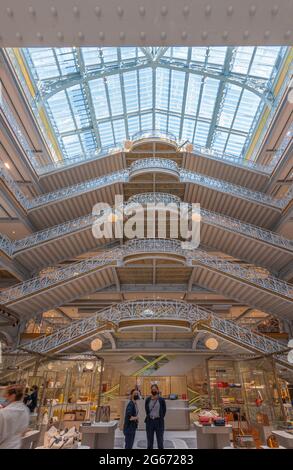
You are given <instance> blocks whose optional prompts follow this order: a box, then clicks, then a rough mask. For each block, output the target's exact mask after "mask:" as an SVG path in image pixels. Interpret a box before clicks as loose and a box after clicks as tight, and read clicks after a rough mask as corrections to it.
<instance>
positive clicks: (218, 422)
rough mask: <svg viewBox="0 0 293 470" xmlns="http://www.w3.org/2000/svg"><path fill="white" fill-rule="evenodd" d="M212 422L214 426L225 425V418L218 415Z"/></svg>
mask: <svg viewBox="0 0 293 470" xmlns="http://www.w3.org/2000/svg"><path fill="white" fill-rule="evenodd" d="M213 423H214V425H215V426H225V425H226V420H225V418H220V417H219V416H218V417H217V418H214V420H213Z"/></svg>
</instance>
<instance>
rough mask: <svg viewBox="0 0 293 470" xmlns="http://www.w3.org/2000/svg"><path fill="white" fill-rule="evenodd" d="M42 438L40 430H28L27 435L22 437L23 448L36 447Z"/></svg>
mask: <svg viewBox="0 0 293 470" xmlns="http://www.w3.org/2000/svg"><path fill="white" fill-rule="evenodd" d="M39 438H40V431H35V430H32V431H27V432H26V433H25V435H24V436H23V437H22V438H21V448H22V449H34V448H35V447H37V444H38V442H39Z"/></svg>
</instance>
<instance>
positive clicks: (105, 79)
mask: <svg viewBox="0 0 293 470" xmlns="http://www.w3.org/2000/svg"><path fill="white" fill-rule="evenodd" d="M103 81H104V87H105V92H106V97H107V102H108V107H109V118H110V121H109V122H110V123H111V127H112V133H113V140H114V142H115V134H114V126H113V115H112V110H111V101H110V96H109V90H108V84H107V77H104V80H103ZM114 142H113V143H114Z"/></svg>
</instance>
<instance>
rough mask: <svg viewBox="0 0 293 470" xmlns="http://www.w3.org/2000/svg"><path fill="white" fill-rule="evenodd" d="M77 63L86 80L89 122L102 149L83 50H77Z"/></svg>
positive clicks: (85, 89)
mask: <svg viewBox="0 0 293 470" xmlns="http://www.w3.org/2000/svg"><path fill="white" fill-rule="evenodd" d="M77 63H78V65H79V69H80V72H81V75H82V76H83V77H84V79H85V80H84V81H83V87H84V92H85V96H86V99H87V105H88V108H89V120H90V121H91V122H92V128H93V131H94V139H95V141H96V146H97V147H101V139H100V133H99V128H98V125H97V117H96V113H95V109H94V105H93V100H92V94H91V91H90V88H89V84H88V81H87V79H86V68H85V62H84V57H83V53H82V49H81V48H79V49H78V50H77Z"/></svg>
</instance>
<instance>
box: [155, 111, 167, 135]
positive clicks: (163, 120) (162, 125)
mask: <svg viewBox="0 0 293 470" xmlns="http://www.w3.org/2000/svg"><path fill="white" fill-rule="evenodd" d="M156 129H158V130H160V131H165V132H166V130H167V114H161V113H156Z"/></svg>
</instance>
